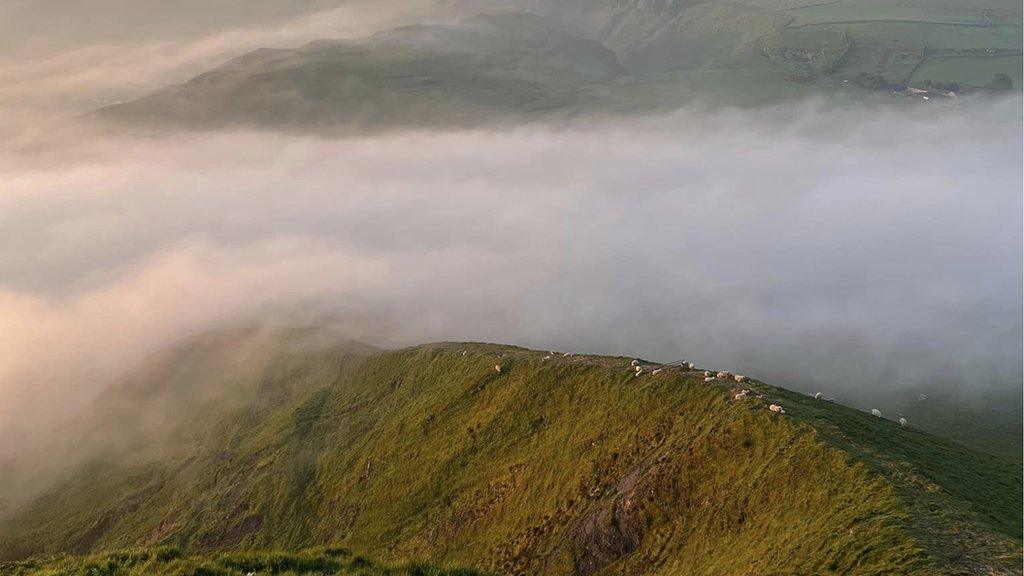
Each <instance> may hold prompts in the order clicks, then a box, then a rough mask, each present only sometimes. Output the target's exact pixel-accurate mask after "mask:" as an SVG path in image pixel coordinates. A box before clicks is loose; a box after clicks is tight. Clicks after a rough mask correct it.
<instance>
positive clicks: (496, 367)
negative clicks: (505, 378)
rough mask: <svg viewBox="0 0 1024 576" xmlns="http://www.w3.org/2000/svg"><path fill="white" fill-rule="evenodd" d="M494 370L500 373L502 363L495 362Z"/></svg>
mask: <svg viewBox="0 0 1024 576" xmlns="http://www.w3.org/2000/svg"><path fill="white" fill-rule="evenodd" d="M494 371H495V372H497V373H498V374H501V364H495V365H494Z"/></svg>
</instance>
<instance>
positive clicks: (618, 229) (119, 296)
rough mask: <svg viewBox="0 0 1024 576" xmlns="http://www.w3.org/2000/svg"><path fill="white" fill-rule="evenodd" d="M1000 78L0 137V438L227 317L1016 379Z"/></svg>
mask: <svg viewBox="0 0 1024 576" xmlns="http://www.w3.org/2000/svg"><path fill="white" fill-rule="evenodd" d="M1020 122H1021V113H1020V101H1019V99H1017V100H1008V101H1003V102H998V103H993V102H978V103H961V104H958V105H956V106H955V107H950V108H939V107H918V108H914V109H900V110H896V109H893V110H886V109H872V110H868V109H860V108H842V109H839V108H835V107H824V106H816V105H813V104H803V105H793V106H786V107H778V108H774V109H766V110H758V111H730V110H718V111H708V110H683V111H680V112H678V113H676V114H674V115H671V116H668V117H659V118H650V119H634V120H631V121H623V122H617V123H605V124H601V125H591V126H587V127H578V128H570V129H560V130H554V129H547V128H544V127H541V126H534V127H531V128H523V129H519V130H513V131H505V132H489V131H459V132H429V131H422V132H405V133H396V134H390V135H383V136H375V137H361V138H349V139H338V140H323V139H317V138H305V137H297V136H282V135H278V134H268V133H258V132H234V133H219V134H206V135H188V136H185V135H168V136H166V137H162V138H156V137H149V138H132V137H112V136H110V135H105V136H100V135H97V134H91V133H88V132H82V131H76V130H74V129H70V128H69V129H68V130H66V131H62V132H59V133H53V134H48V135H46V136H39V135H36V136H26V137H24V138H21V139H18V140H12V141H10V142H9V143H8V144H7V145H5V146H6V147H5V148H4V149H3V150H2V151H0V182H3V189H2V191H0V396H2V397H3V398H4V402H3V403H0V438H2V439H4V440H3V441H0V455H3V454H4V452H5V451H6V452H7V453H8V454H9V453H10V452H11V451H13V450H16V449H18V448H19V447H20V448H21V449H24V447H25V446H29V445H31V443H32V438H33V436H34V435H38V434H40V433H41V430H42V428H43V427H41V426H40V422H47V421H53V422H56V421H60V420H61V419H62V418H63V417H65V416H68V415H70V414H72V413H73V412H74V411H75V410H76V409H78V408H79V407H81V406H82V405H83V404H84V403H85V402H87V401H88V399H89V398H91V397H92V396H93V395H95V394H96V393H97V391H98V390H99V389H100V388H101V387H102V386H103V385H104V384H105V383H106V382H108V381H109V380H110V378H113V377H115V376H116V375H117V374H118V373H119V372H121V371H122V370H124V369H126V368H127V367H129V366H131V365H132V364H133V363H135V362H137V361H139V360H140V359H141V358H142V357H143V356H145V355H146V354H149V353H151V352H153V351H155V350H158V349H159V348H161V347H164V346H167V345H168V344H170V343H172V342H173V341H174V340H176V339H178V338H180V337H182V336H184V335H187V334H190V333H194V332H197V331H200V330H204V329H207V328H211V327H215V326H220V325H223V324H225V323H229V322H234V321H238V320H240V319H256V318H263V317H274V318H282V317H283V318H285V319H292V320H303V321H305V320H309V319H311V318H316V317H320V316H327V315H330V316H331V317H334V318H339V319H341V321H342V322H343V323H344V324H345V328H346V330H347V331H348V332H349V333H350V334H352V335H353V336H354V337H357V338H362V339H364V340H367V341H369V342H371V343H375V344H380V345H385V346H397V345H404V344H413V343H419V342H425V341H432V340H487V341H500V342H508V343H515V344H521V345H527V346H534V347H539V348H544V349H547V348H558V349H566V350H576V351H581V352H594V353H616V354H631V355H641V356H644V357H648V358H653V359H660V360H673V359H677V358H681V357H686V358H690V359H694V360H696V361H698V362H699V363H701V364H703V365H709V366H721V367H726V368H731V369H735V370H742V371H746V372H748V373H751V374H753V375H755V376H760V377H764V378H766V379H768V378H772V379H773V380H774V381H775V382H776V383H778V384H782V385H790V386H793V387H796V388H802V389H810V387H811V386H821V387H824V388H827V389H828V390H830V391H832V392H834V393H835V395H837V396H840V397H842V396H843V395H844V394H846V395H847V396H848V397H849V396H852V395H858V396H859V397H864V395H870V394H872V393H875V392H878V393H882V392H884V391H885V390H888V389H893V388H900V387H905V388H910V387H926V388H928V387H930V388H942V387H954V388H956V389H960V390H970V391H989V390H1016V389H1018V388H1019V385H1020V376H1021V358H1020V350H1021V346H1022V341H1021V328H1022V326H1021V300H1022V290H1021V274H1022V270H1021V240H1022V238H1021V234H1022V233H1021V229H1022V227H1021V211H1022V205H1021V196H1020V190H1021V187H1022V175H1021V163H1020V158H1021V153H1022V150H1021V136H1020V133H1019V126H1020Z"/></svg>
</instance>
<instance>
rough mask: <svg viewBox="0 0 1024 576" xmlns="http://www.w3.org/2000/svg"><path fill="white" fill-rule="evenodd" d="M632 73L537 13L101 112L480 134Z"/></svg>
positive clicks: (243, 64)
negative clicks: (467, 129) (505, 119)
mask: <svg viewBox="0 0 1024 576" xmlns="http://www.w3.org/2000/svg"><path fill="white" fill-rule="evenodd" d="M624 73H625V69H624V68H623V67H622V66H621V65H620V64H619V62H618V61H617V60H616V58H615V56H614V54H613V53H612V52H611V51H610V50H608V49H607V48H605V47H603V46H601V45H600V44H599V43H597V42H595V41H592V40H586V39H583V38H580V37H578V36H574V35H572V34H569V33H566V32H563V31H561V30H560V29H558V28H555V27H552V26H551V25H550V24H549V23H548V22H546V21H545V20H543V19H541V18H540V17H537V16H533V15H528V14H515V15H496V16H476V17H472V18H467V19H465V20H462V21H461V22H460V23H459V24H457V25H451V26H440V25H417V26H409V27H405V28H399V29H395V30H389V31H386V32H381V33H378V34H375V35H373V36H371V37H369V38H366V39H362V40H352V41H348V40H346V41H326V40H325V41H317V42H313V43H311V44H308V45H306V46H303V47H301V48H297V49H294V50H270V49H263V50H257V51H255V52H252V53H250V54H246V55H244V56H241V57H239V58H236V59H234V60H232V61H230V62H228V63H227V64H225V65H223V66H221V67H220V68H217V69H215V70H212V71H210V72H207V73H205V74H202V75H200V76H197V77H196V78H193V79H192V80H190V81H188V82H186V83H185V84H181V85H177V86H171V87H169V88H165V89H163V90H160V91H158V92H156V93H154V94H151V95H149V96H146V97H144V98H141V99H139V100H136V101H133V102H128V103H125V104H121V105H117V106H113V107H110V108H106V109H104V110H102V111H101V115H102V116H104V117H108V118H116V119H118V120H122V121H123V120H129V121H138V122H143V123H161V124H182V125H193V126H204V127H211V126H212V127H217V126H226V125H236V124H258V125H267V126H275V127H284V128H288V127H296V128H303V127H318V128H322V127H325V126H327V127H330V126H338V127H350V128H373V127H376V126H381V125H386V126H403V125H432V124H455V125H472V124H478V123H481V122H484V121H488V120H494V119H500V118H501V117H502V116H505V115H510V114H515V115H516V116H523V115H529V114H532V113H540V112H544V111H547V110H551V109H557V108H564V107H567V106H575V105H578V104H579V103H580V102H581V101H583V100H585V99H586V98H587V97H588V96H587V93H586V88H587V87H588V86H591V85H595V84H603V83H607V82H609V81H612V80H614V79H615V78H616V77H618V76H621V75H622V74H624Z"/></svg>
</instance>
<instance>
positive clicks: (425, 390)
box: [0, 331, 1021, 574]
mask: <svg viewBox="0 0 1024 576" xmlns="http://www.w3.org/2000/svg"><path fill="white" fill-rule="evenodd" d="M546 356H548V354H546V353H542V352H534V351H530V350H524V349H520V348H514V347H509V346H498V345H487V344H435V345H427V346H419V347H414V348H409V349H404V350H398V351H392V352H383V351H374V350H372V349H368V348H367V347H364V346H358V345H355V344H351V343H345V342H343V341H340V340H339V339H337V338H336V337H330V336H329V335H328V336H325V335H324V334H321V333H317V332H301V331H300V332H296V331H285V332H277V333H274V334H271V335H267V334H263V333H259V332H252V331H241V332H226V333H221V334H214V335H209V336H205V337H203V338H200V339H198V340H195V341H192V342H191V343H188V344H186V345H183V346H182V347H181V348H179V349H178V350H176V351H174V352H173V353H170V354H167V355H164V356H162V357H160V358H157V359H154V360H153V362H151V363H150V365H149V366H148V368H147V369H145V370H143V371H140V372H139V373H138V374H136V375H135V376H134V377H132V378H129V379H127V380H125V381H124V382H122V383H120V384H119V386H118V387H117V388H116V389H115V390H114V391H112V392H111V394H110V395H108V396H107V397H106V398H105V399H101V400H100V402H99V404H98V415H97V417H96V421H95V422H91V423H90V427H91V428H92V429H93V430H94V433H93V434H92V435H91V436H85V437H82V438H80V439H76V442H75V443H76V445H77V446H79V447H80V450H79V451H82V449H81V447H87V446H89V447H93V448H91V449H89V450H88V453H89V457H88V458H86V459H85V460H84V461H83V462H81V463H80V464H75V465H74V466H69V469H68V471H67V473H65V474H64V475H63V476H62V480H61V481H59V482H58V483H57V484H56V485H54V486H53V487H51V488H49V489H47V490H45V491H43V492H42V493H41V494H40V495H39V496H38V497H35V498H32V499H31V500H29V501H28V502H22V503H20V504H19V505H18V506H16V507H15V508H13V509H11V510H10V512H9V513H8V514H7V515H6V518H4V519H3V520H0V559H3V558H6V559H14V558H19V557H25V556H29V555H33V554H41V553H53V552H59V551H67V552H76V553H89V552H96V551H101V550H114V549H122V548H131V547H139V546H156V545H173V546H178V547H181V548H183V549H187V550H192V551H204V550H205V551H214V550H220V549H236V548H242V549H291V550H296V549H302V548H308V547H312V546H326V545H332V546H344V547H346V548H349V549H352V550H356V551H359V552H361V553H365V554H368V555H370V556H372V557H374V558H377V559H380V560H381V561H384V562H389V563H404V562H408V561H413V560H422V561H429V562H431V563H436V564H445V565H457V566H463V567H467V568H472V569H477V570H481V571H484V572H488V573H495V574H506V573H522V574H533V573H545V574H681V573H682V574H892V573H901V574H960V573H982V572H984V571H986V570H991V571H993V573H1007V574H1013V573H1019V565H1020V536H1021V534H1020V532H1021V512H1020V510H1021V488H1020V486H1021V474H1020V469H1019V468H1018V467H1017V466H1015V465H1012V464H1009V463H1006V462H1003V461H1002V460H999V459H998V458H995V457H991V456H987V455H982V454H980V453H976V452H973V451H971V450H968V449H965V448H962V447H960V446H958V445H956V444H953V443H951V442H948V441H945V440H940V439H937V438H935V437H932V436H928V435H926V434H923V433H920V432H917V431H914V430H912V429H904V428H900V427H899V426H898V425H897V424H895V423H893V422H890V421H886V420H882V419H879V418H874V417H872V416H870V415H867V414H863V413H861V412H857V411H854V410H851V409H848V408H845V407H843V406H838V405H834V404H830V403H827V402H822V401H816V400H813V399H811V398H808V397H805V396H802V395H798V394H795V393H791V392H788V391H785V390H782V389H777V388H773V387H770V386H768V385H765V384H763V383H759V382H754V383H752V384H743V386H746V387H752V388H753V389H754V393H760V394H762V395H763V396H764V397H763V398H756V397H752V398H749V399H742V400H733V399H731V397H730V394H729V392H730V390H732V389H734V388H736V387H738V386H739V385H738V384H736V383H734V382H732V381H724V380H716V381H714V382H710V383H706V382H705V381H704V376H703V374H702V373H700V372H695V371H685V370H681V369H679V368H677V367H661V371H660V372H659V373H657V374H654V373H653V370H654V369H658V367H656V366H653V365H649V366H647V368H646V370H645V374H644V375H641V376H639V377H636V376H634V375H633V369H632V367H631V366H630V362H629V359H624V358H608V357H592V356H579V355H573V356H563V355H556V356H554V357H551V358H545V357H546ZM496 366H500V367H501V370H500V371H498V370H496ZM752 394H753V393H752ZM770 402H775V403H781V404H782V405H783V406H785V408H786V411H787V413H786V414H785V415H780V414H776V413H773V412H771V411H769V410H767V409H766V405H767V403H770ZM157 414H164V415H166V414H174V415H176V418H174V419H172V420H167V419H165V420H164V421H159V422H157V421H156V419H155V415H157ZM115 430H116V431H123V430H128V431H131V436H132V438H133V441H126V440H125V438H124V436H126V435H127V434H126V433H124V434H120V435H115V437H116V438H117V442H111V440H110V436H109V432H110V431H115ZM12 573H13V572H12Z"/></svg>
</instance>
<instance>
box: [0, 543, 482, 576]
mask: <svg viewBox="0 0 1024 576" xmlns="http://www.w3.org/2000/svg"><path fill="white" fill-rule="evenodd" d="M253 573H256V574H274V575H281V576H300V575H309V576H312V575H318V576H322V575H328V574H329V575H333V576H475V575H478V574H479V573H478V572H475V571H472V570H466V569H460V568H439V567H436V566H430V565H428V564H409V565H406V566H401V567H392V566H382V565H379V564H375V563H374V562H372V561H370V560H368V559H367V558H365V557H363V556H358V555H353V554H351V553H350V552H349V551H348V550H347V549H345V548H330V547H328V548H320V549H314V550H307V551H301V552H293V553H284V552H224V553H207V554H186V553H183V552H182V551H181V550H180V549H178V548H173V547H158V548H151V549H134V550H119V551H116V552H110V553H106V554H94V555H91V556H51V557H39V558H33V559H29V560H24V561H20V562H10V563H6V564H0V576H244V575H245V574H253Z"/></svg>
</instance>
